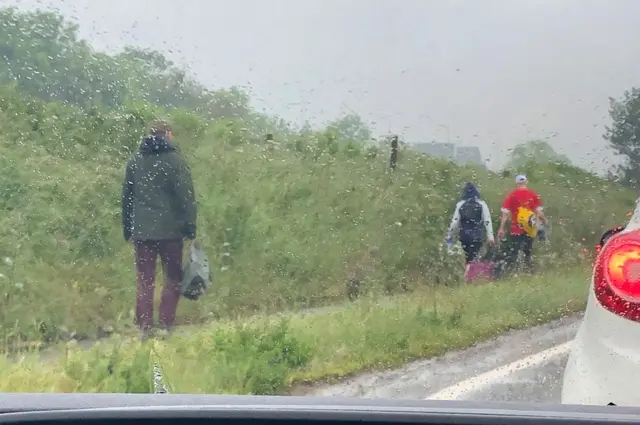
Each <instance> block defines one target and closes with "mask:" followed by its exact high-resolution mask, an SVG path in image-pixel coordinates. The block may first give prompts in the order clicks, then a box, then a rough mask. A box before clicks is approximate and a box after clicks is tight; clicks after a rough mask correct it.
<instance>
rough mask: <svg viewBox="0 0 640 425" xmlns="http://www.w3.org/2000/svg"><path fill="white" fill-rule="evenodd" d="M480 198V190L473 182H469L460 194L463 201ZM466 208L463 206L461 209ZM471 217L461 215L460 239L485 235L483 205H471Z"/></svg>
mask: <svg viewBox="0 0 640 425" xmlns="http://www.w3.org/2000/svg"><path fill="white" fill-rule="evenodd" d="M474 198H475V199H477V200H478V201H479V200H480V191H479V190H478V188H477V187H476V185H474V184H473V183H467V184H466V185H465V186H464V189H463V190H462V195H460V200H461V201H468V200H470V199H474ZM462 208H464V206H463V207H461V209H462ZM471 208H472V210H471V212H470V213H471V217H469V218H465V217H464V215H462V216H461V217H460V239H473V240H480V239H482V237H483V232H484V228H483V223H482V221H483V215H482V209H481V208H482V207H481V206H480V205H479V204H476V208H478V209H475V210H474V209H473V208H474V207H471Z"/></svg>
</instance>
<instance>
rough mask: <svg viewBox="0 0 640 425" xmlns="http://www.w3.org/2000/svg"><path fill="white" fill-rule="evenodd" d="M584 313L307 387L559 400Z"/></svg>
mask: <svg viewBox="0 0 640 425" xmlns="http://www.w3.org/2000/svg"><path fill="white" fill-rule="evenodd" d="M579 322H580V317H578V316H575V317H568V318H564V319H561V320H558V321H556V322H553V323H549V324H545V325H541V326H537V327H534V328H530V329H526V330H521V331H515V332H511V333H508V334H505V335H502V336H500V337H499V338H496V339H495V340H492V341H488V342H485V343H482V344H479V345H477V346H475V347H473V348H470V349H468V350H464V351H459V352H452V353H449V354H447V355H445V356H443V357H440V358H436V359H430V360H423V361H418V362H414V363H412V364H409V365H407V366H405V367H403V368H401V369H397V370H393V371H387V372H382V373H370V374H365V375H362V376H359V377H355V378H351V379H347V380H345V381H343V382H342V383H340V384H337V385H330V386H329V385H327V386H322V387H318V388H314V389H311V390H309V391H308V392H306V394H308V395H319V396H347V397H348V396H351V397H367V398H377V397H381V398H395V399H414V400H415V399H441V400H475V401H487V400H489V401H526V402H551V403H559V402H560V391H561V385H562V371H563V369H564V365H565V363H566V359H567V353H568V349H569V347H570V344H571V340H572V339H573V337H574V336H575V333H576V331H577V328H578V325H579Z"/></svg>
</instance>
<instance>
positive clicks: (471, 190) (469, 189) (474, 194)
mask: <svg viewBox="0 0 640 425" xmlns="http://www.w3.org/2000/svg"><path fill="white" fill-rule="evenodd" d="M472 198H478V199H480V191H479V190H478V188H477V187H476V185H474V184H473V183H467V184H466V185H465V186H464V189H462V195H461V196H460V200H461V201H468V200H469V199H472Z"/></svg>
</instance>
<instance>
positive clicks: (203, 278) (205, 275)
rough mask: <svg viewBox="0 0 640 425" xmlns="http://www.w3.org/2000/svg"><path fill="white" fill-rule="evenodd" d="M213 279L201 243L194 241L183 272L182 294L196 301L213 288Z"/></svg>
mask: <svg viewBox="0 0 640 425" xmlns="http://www.w3.org/2000/svg"><path fill="white" fill-rule="evenodd" d="M212 280H213V277H212V275H211V269H210V267H209V260H208V259H207V256H206V254H205V253H204V250H203V249H202V246H201V244H200V242H199V241H197V240H194V241H193V242H192V243H191V246H190V247H189V258H188V260H187V262H186V264H185V266H184V269H183V271H182V284H181V287H180V293H181V294H182V296H183V297H185V298H187V299H189V300H192V301H195V300H197V299H198V298H200V297H201V296H202V294H204V293H205V291H206V290H207V289H209V287H210V286H211V282H212Z"/></svg>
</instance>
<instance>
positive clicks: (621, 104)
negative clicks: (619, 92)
mask: <svg viewBox="0 0 640 425" xmlns="http://www.w3.org/2000/svg"><path fill="white" fill-rule="evenodd" d="M609 115H610V116H611V121H612V124H611V127H609V126H607V127H606V131H605V134H604V138H605V139H606V140H607V141H608V142H609V146H610V147H611V149H613V151H614V153H615V154H616V156H619V157H622V160H623V161H622V164H620V165H616V166H614V167H613V169H612V170H611V172H610V175H611V176H612V177H615V178H616V179H617V180H618V181H620V182H621V183H622V184H625V185H628V186H637V185H638V184H639V183H640V89H638V88H635V87H633V88H632V89H631V90H627V91H625V92H624V96H623V97H622V99H620V100H616V99H614V98H609Z"/></svg>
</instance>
